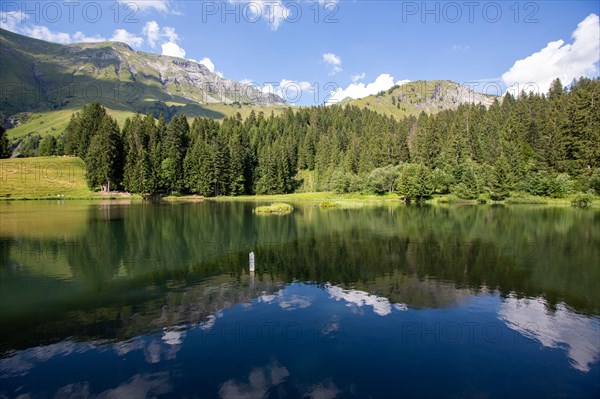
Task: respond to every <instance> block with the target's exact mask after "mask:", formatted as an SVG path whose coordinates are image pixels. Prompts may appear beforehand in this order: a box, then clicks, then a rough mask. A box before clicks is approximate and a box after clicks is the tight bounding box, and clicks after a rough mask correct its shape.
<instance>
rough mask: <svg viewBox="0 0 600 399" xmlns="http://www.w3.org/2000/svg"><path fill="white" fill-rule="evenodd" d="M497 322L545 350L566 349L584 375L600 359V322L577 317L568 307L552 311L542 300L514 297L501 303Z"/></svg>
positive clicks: (573, 362) (559, 307) (573, 364)
mask: <svg viewBox="0 0 600 399" xmlns="http://www.w3.org/2000/svg"><path fill="white" fill-rule="evenodd" d="M498 318H499V319H501V320H503V321H505V322H506V324H507V325H508V326H509V327H510V328H512V329H514V330H516V331H518V332H519V333H521V334H522V335H524V336H526V337H528V338H531V339H535V340H536V341H538V342H539V343H540V344H542V345H543V346H544V347H547V348H561V349H564V350H565V351H566V355H567V356H568V358H569V359H570V360H571V366H572V367H574V368H575V369H577V370H579V371H582V372H584V373H586V372H588V371H590V367H591V365H592V364H593V363H596V362H597V361H598V359H599V358H600V323H599V319H598V318H590V317H585V316H582V315H580V314H577V313H574V312H573V311H572V310H570V309H569V308H567V306H565V304H562V303H561V304H558V305H557V306H556V309H553V310H552V309H548V306H547V304H546V302H545V301H544V300H543V299H540V298H522V299H519V298H516V297H514V296H511V297H509V298H506V299H504V300H503V301H502V304H501V305H500V309H499V310H498Z"/></svg>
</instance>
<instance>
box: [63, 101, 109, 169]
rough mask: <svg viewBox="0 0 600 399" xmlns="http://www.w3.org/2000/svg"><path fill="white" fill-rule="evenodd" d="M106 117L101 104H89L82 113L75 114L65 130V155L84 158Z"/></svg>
mask: <svg viewBox="0 0 600 399" xmlns="http://www.w3.org/2000/svg"><path fill="white" fill-rule="evenodd" d="M106 115H107V114H106V109H105V108H104V107H103V106H102V105H101V104H99V103H91V104H87V105H85V106H84V107H83V109H82V110H81V112H80V113H75V114H73V116H72V117H71V120H70V121H69V124H68V125H67V127H66V129H65V133H66V139H65V153H66V154H68V155H75V156H78V157H81V158H84V157H85V155H86V154H87V150H88V147H89V146H90V142H91V140H92V138H93V137H94V136H95V135H96V132H97V131H98V130H99V128H100V125H101V124H102V123H103V121H104V117H105V116H106Z"/></svg>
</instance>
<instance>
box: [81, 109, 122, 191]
mask: <svg viewBox="0 0 600 399" xmlns="http://www.w3.org/2000/svg"><path fill="white" fill-rule="evenodd" d="M121 162H122V148H121V139H120V133H119V126H118V125H117V122H116V121H115V120H114V119H112V118H111V117H110V116H108V115H105V116H104V117H103V118H102V121H101V122H100V123H99V125H98V129H97V131H96V134H95V135H94V137H93V138H92V140H91V142H90V145H89V148H88V151H87V155H86V157H85V166H86V180H87V182H88V186H89V187H90V188H91V189H96V188H98V187H99V186H101V187H102V190H103V191H110V190H111V189H116V188H118V186H119V184H120V182H121V178H122V175H123V170H122V163H121Z"/></svg>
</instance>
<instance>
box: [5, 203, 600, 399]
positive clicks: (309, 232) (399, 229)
mask: <svg viewBox="0 0 600 399" xmlns="http://www.w3.org/2000/svg"><path fill="white" fill-rule="evenodd" d="M13 205H14V206H16V208H19V207H25V208H27V207H28V206H29V205H18V204H12V205H11V206H13ZM31 206H32V208H31V212H20V211H19V209H17V211H15V212H13V213H11V214H10V215H12V216H9V220H8V223H4V221H5V219H4V216H5V214H4V213H3V209H4V205H3V204H0V213H2V215H1V216H2V217H3V220H2V221H3V223H2V224H1V226H0V257H1V264H0V374H1V376H0V377H1V379H0V382H1V385H2V388H1V391H2V392H0V397H1V396H2V395H5V396H8V397H12V396H17V394H19V395H20V394H26V393H27V392H26V391H27V389H29V390H31V392H32V393H35V392H34V391H35V389H34V387H38V386H39V387H43V389H45V391H44V392H47V393H48V392H50V393H52V394H50V396H53V394H54V393H56V395H58V396H63V397H68V396H69V395H74V396H76V395H80V396H81V397H111V396H115V395H117V396H120V397H122V396H123V395H129V397H148V396H150V397H152V396H160V395H167V394H172V395H173V396H177V397H179V396H185V395H187V396H188V397H193V396H194V395H196V394H198V392H202V393H206V395H201V396H207V397H218V396H220V397H263V396H272V397H277V396H282V395H283V393H285V394H287V395H288V396H289V397H315V398H327V397H331V398H332V397H336V396H340V395H344V396H352V395H354V393H355V392H359V393H357V394H356V396H358V397H361V396H362V397H364V396H367V393H371V392H378V393H379V395H374V396H389V394H390V393H391V391H386V388H385V387H386V382H385V381H394V380H395V378H397V375H400V374H402V375H404V376H405V379H406V387H405V388H406V390H407V394H408V396H418V395H419V394H421V392H420V391H419V390H418V389H417V388H416V387H415V386H413V385H411V382H413V381H414V382H416V381H419V380H421V379H422V376H423V375H426V374H428V373H433V374H435V373H437V374H435V375H438V376H439V375H446V374H449V375H450V374H452V373H453V372H454V373H455V374H452V378H450V377H448V378H447V379H446V380H445V382H444V384H442V385H444V386H446V387H449V388H448V389H449V390H448V391H447V392H463V393H464V392H467V393H469V392H470V393H473V394H475V393H476V394H478V395H479V394H480V395H483V396H489V397H506V396H510V397H514V396H520V395H518V394H517V395H515V391H495V392H490V391H489V386H492V385H494V382H493V381H487V383H486V382H485V381H486V375H487V374H486V375H484V374H481V373H480V372H479V371H480V370H483V369H486V368H487V367H492V369H493V370H495V371H496V372H498V373H504V372H505V371H503V370H518V372H519V373H521V374H522V375H523V376H524V377H523V379H531V380H535V381H545V380H546V379H547V376H548V375H556V376H557V377H556V381H552V383H553V384H556V385H552V384H550V383H549V387H548V388H547V389H546V388H540V387H539V386H538V390H537V391H536V392H537V393H538V395H535V396H539V397H544V396H547V395H548V394H553V393H554V392H555V390H553V389H552V387H553V386H554V387H556V386H559V387H560V389H561V392H563V391H562V389H563V388H564V389H565V390H564V392H567V394H566V396H592V397H593V396H597V395H594V394H597V393H600V385H599V384H598V383H596V382H594V381H595V380H600V379H599V378H596V377H599V376H600V367H599V359H600V343H599V340H600V333H599V327H598V326H599V319H598V315H599V314H600V294H599V293H600V268H599V267H598V259H599V257H600V229H598V226H599V225H600V223H599V222H600V216H599V215H600V212H597V211H594V210H590V211H582V210H578V209H551V208H537V209H531V208H488V207H456V208H438V207H420V208H404V207H401V206H389V207H372V208H370V207H368V208H364V209H359V210H352V211H345V210H333V211H328V212H323V211H320V210H319V208H318V207H314V206H311V205H306V206H304V205H299V206H298V207H297V209H296V211H295V212H294V213H293V214H292V215H288V216H284V217H278V218H256V217H255V216H254V215H253V214H252V207H253V205H252V204H250V205H248V204H194V205H167V206H154V205H147V204H142V205H131V206H122V205H119V206H115V207H112V206H111V205H110V204H109V205H106V206H103V207H98V206H80V205H77V206H74V207H70V205H68V204H66V205H65V207H64V212H65V214H68V215H67V217H63V216H64V215H61V214H60V213H58V215H57V214H56V213H49V214H48V215H46V216H47V218H50V219H51V218H53V217H55V218H56V220H58V219H61V218H63V219H65V220H63V221H62V222H61V223H60V224H59V225H60V229H56V230H55V231H53V230H52V229H51V228H50V227H49V225H50V224H49V223H45V224H44V226H43V228H42V229H37V228H36V225H35V223H34V220H35V218H34V217H31V216H26V217H25V216H23V215H25V214H26V215H30V214H33V215H35V214H36V212H37V213H38V217H41V214H44V215H45V213H46V212H48V210H47V209H45V208H44V206H45V205H43V204H41V205H38V204H33V205H31ZM38 206H39V209H38V208H37V207H38ZM107 207H108V208H107ZM57 223H58V222H57ZM249 250H252V251H254V252H255V254H256V257H257V263H256V265H257V270H256V272H254V273H251V274H249V273H248V271H247V270H248V252H249ZM444 323H446V324H444ZM449 323H456V325H458V326H464V325H465V323H467V324H468V323H477V324H478V325H479V326H484V325H494V326H496V327H497V328H498V331H499V332H500V333H503V335H502V336H503V337H504V340H502V341H501V342H490V341H489V340H488V341H486V340H485V339H484V340H483V341H482V340H481V339H480V340H479V341H476V342H466V343H465V340H464V339H463V340H460V341H459V342H460V343H461V345H458V344H457V343H456V342H454V341H452V340H449V339H441V340H440V339H437V338H439V337H431V336H429V337H428V336H427V334H430V333H431V331H434V334H437V333H438V332H439V331H440V329H437V330H436V328H437V326H442V330H443V326H445V325H448V324H449ZM248 326H252V328H259V330H258V333H261V334H262V335H261V336H260V339H258V340H257V339H254V340H253V341H252V340H251V339H250V338H252V337H249V336H245V335H244V334H245V333H247V332H248V331H251V332H252V331H254V332H256V331H257V330H256V329H255V330H252V329H250V330H248V331H247V330H246V329H245V328H246V327H248ZM273 326H276V328H278V329H277V330H276V331H275V332H276V334H278V335H277V336H276V338H277V339H275V340H274V341H273V340H271V339H270V337H271V336H270V335H269V334H270V333H271V332H272V330H269V329H272V328H275V327H273ZM286 326H289V327H293V328H291V329H290V331H288V332H292V333H293V332H294V331H300V332H301V333H302V334H300V335H298V336H297V337H296V336H290V335H289V334H288V335H286V333H287V332H286V331H285V330H284V328H285V327H286ZM407 327H410V328H412V329H413V330H410V328H408V329H407ZM433 327H435V328H433ZM260 329H262V330H260ZM410 331H419V334H420V332H421V331H424V334H426V337H425V338H428V339H425V340H423V339H422V337H421V336H420V335H418V334H417V335H415V336H411V337H408V338H410V339H406V340H404V338H405V337H404V336H403V334H405V333H407V332H410ZM509 332H510V333H512V334H515V335H516V336H518V337H522V338H524V339H523V340H516V341H513V340H512V339H508V338H507V337H511V338H512V335H511V334H508V333H509ZM465 336H466V335H465ZM433 338H435V339H433ZM463 338H464V337H463ZM250 341H252V342H250ZM523 341H528V342H529V341H530V342H533V343H534V345H529V346H527V345H525V343H524V342H523ZM532 348H533V349H535V348H545V349H547V350H545V351H534V350H532ZM557 354H559V355H560V356H559V355H557ZM565 355H566V359H567V360H565ZM198 359H204V362H201V361H199V360H198ZM456 359H458V360H456ZM455 361H456V362H458V363H457V364H458V366H457V365H456V364H454V362H455ZM365 362H366V363H365ZM367 363H368V364H370V365H371V366H370V369H372V370H366V371H364V373H365V375H364V376H361V375H357V374H355V370H359V369H360V370H362V369H363V368H364V364H367ZM82 364H84V365H89V364H98V366H97V367H98V370H100V368H106V369H112V368H114V367H115V365H119V366H118V367H117V368H116V370H118V371H119V372H118V373H115V375H114V376H112V377H111V378H108V380H109V381H106V380H103V382H102V383H99V382H98V381H97V380H98V378H97V376H96V377H94V376H93V375H92V377H90V373H89V372H86V371H85V367H81V365H82ZM494 367H495V368H494ZM436 368H437V369H436ZM337 370H339V371H337ZM430 370H432V371H430ZM434 370H437V371H434ZM536 370H542V371H543V372H542V371H539V374H536V373H538V371H536ZM164 371H168V373H164ZM59 372H60V375H58V373H59ZM515 372H516V371H515ZM92 374H93V372H92ZM493 374H494V373H493V372H490V375H493ZM542 374H543V375H542ZM465 375H470V376H472V379H473V380H481V381H482V382H481V384H483V385H481V384H480V385H478V384H479V383H475V382H473V381H471V377H469V378H466V377H464V376H465ZM527 376H528V377H529V378H525V377H527ZM354 380H356V381H360V383H357V385H356V386H353V385H352V384H353V381H354ZM467 380H468V381H467ZM513 383H514V386H518V383H517V382H515V381H513ZM486 384H487V385H486ZM566 387H568V389H567V388H566ZM413 388H414V389H415V390H414V391H411V390H410V389H413ZM429 388H430V389H433V387H429ZM521 388H523V389H524V388H526V387H521ZM36 389H37V388H36ZM39 389H42V388H39ZM360 392H362V394H361V393H360ZM447 392H441V393H440V392H437V393H438V396H439V395H440V394H442V395H443V394H445V393H447ZM564 392H563V393H564ZM430 393H432V392H430ZM517 393H518V392H517ZM184 394H185V395H184ZM432 394H433V393H432ZM590 394H591V395H590ZM42 396H43V395H42ZM467 396H471V395H467Z"/></svg>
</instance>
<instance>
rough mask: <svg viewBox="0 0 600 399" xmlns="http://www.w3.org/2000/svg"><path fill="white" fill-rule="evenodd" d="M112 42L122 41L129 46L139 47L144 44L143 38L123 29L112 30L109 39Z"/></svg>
mask: <svg viewBox="0 0 600 399" xmlns="http://www.w3.org/2000/svg"><path fill="white" fill-rule="evenodd" d="M109 40H110V41H113V42H123V43H127V44H129V45H130V46H131V47H140V46H141V45H142V44H144V38H143V37H141V36H138V35H136V34H135V33H131V32H128V31H126V30H125V29H116V30H115V31H114V32H113V35H112V37H111V38H110V39H109Z"/></svg>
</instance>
